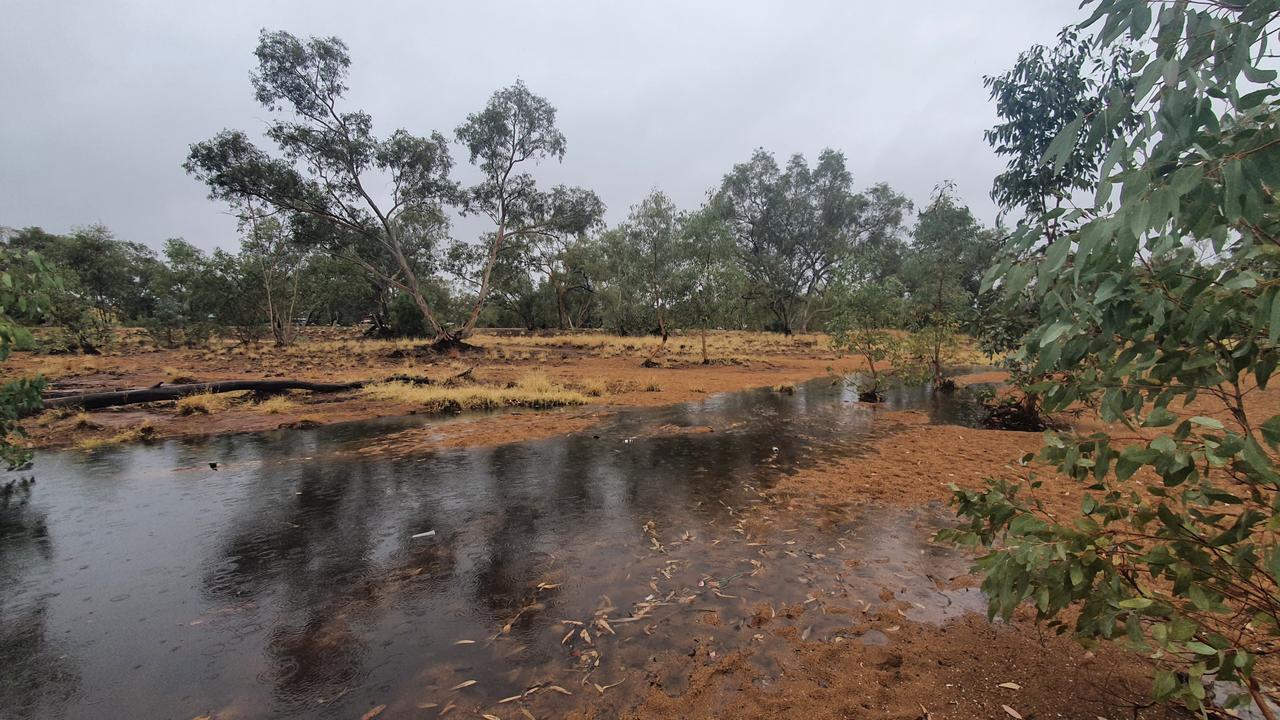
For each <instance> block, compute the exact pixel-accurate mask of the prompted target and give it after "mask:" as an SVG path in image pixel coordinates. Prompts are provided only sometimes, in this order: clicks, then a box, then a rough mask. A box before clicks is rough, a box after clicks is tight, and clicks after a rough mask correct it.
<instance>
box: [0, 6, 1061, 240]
mask: <svg viewBox="0 0 1280 720" xmlns="http://www.w3.org/2000/svg"><path fill="white" fill-rule="evenodd" d="M1079 12H1080V11H1079V10H1078V9H1077V3H1076V2H1075V0H1037V1H1036V2H1026V1H1025V0H988V1H971V2H954V1H946V0H941V1H935V2H914V3H880V2H877V3H871V2H853V1H851V0H846V1H844V2H817V1H815V2H785V3H784V2H755V1H750V2H744V1H742V0H739V1H735V2H697V3H690V2H646V3H600V2H588V1H587V0H582V1H581V2H535V3H530V2H470V3H451V4H448V5H444V4H440V3H430V2H369V3H350V2H347V3H336V2H331V1H329V0H321V1H316V0H310V1H306V2H293V1H291V2H272V3H261V2H217V3H173V2H154V3H144V2H122V3H121V2H116V3H108V2H92V1H86V2H50V1H49V0H16V2H15V1H14V0H10V2H9V3H7V4H6V12H5V13H4V15H5V22H4V24H3V26H0V67H3V72H2V73H0V97H3V98H4V99H5V106H6V111H5V112H4V113H0V225H8V226H14V227H21V226H26V225H41V226H44V227H45V228H46V229H48V230H52V231H65V230H68V229H69V228H71V227H72V226H76V225H85V224H90V223H95V222H101V223H105V224H106V225H108V226H109V227H111V228H112V229H113V230H115V231H116V232H117V234H118V235H119V236H120V237H123V238H127V239H130V240H138V241H141V242H145V243H148V244H150V245H152V246H155V247H158V246H159V245H160V243H161V242H163V240H164V239H165V238H167V237H174V236H182V237H185V238H187V239H188V240H191V241H192V242H195V243H196V244H197V245H200V246H202V247H205V248H212V247H214V246H223V247H234V246H235V245H236V243H237V239H236V236H235V224H234V222H233V221H232V220H231V218H229V217H228V216H227V215H226V214H225V212H224V211H223V208H222V207H220V206H219V205H218V204H216V203H214V202H211V201H209V200H207V199H206V197H205V191H204V190H203V188H202V187H201V186H200V185H199V184H198V183H196V182H195V181H194V180H192V179H191V178H189V177H187V176H186V175H185V174H184V173H183V171H182V169H181V167H180V163H181V162H182V159H183V158H184V156H185V154H186V149H187V145H188V144H189V143H191V142H193V141H196V140H201V139H204V138H206V137H208V136H210V135H212V134H213V133H215V132H217V131H218V130H221V129H222V128H224V127H234V128H241V129H245V130H250V131H255V132H256V131H258V130H260V129H261V128H262V127H263V125H264V122H265V119H266V115H267V113H266V111H265V110H263V109H262V108H260V107H258V106H257V105H256V104H255V103H254V101H253V97H252V92H251V90H250V88H249V84H248V74H249V71H250V70H251V68H252V66H253V56H252V50H253V47H254V45H255V43H256V39H257V33H258V30H259V29H260V28H262V27H268V28H272V29H285V30H289V31H290V32H293V33H295V34H300V35H338V36H340V37H342V38H343V39H344V40H345V41H346V42H347V44H348V45H349V47H350V49H351V54H352V58H353V68H352V73H351V78H350V85H351V92H350V94H349V96H348V97H349V100H350V102H351V105H352V106H353V107H361V108H363V109H365V110H367V111H368V112H369V113H370V114H372V116H373V118H374V121H375V123H376V129H377V130H378V131H379V132H380V133H388V132H390V131H391V130H393V129H395V128H397V127H405V128H408V129H409V130H411V131H414V132H418V133H426V132H428V131H430V130H432V129H438V130H440V131H442V132H445V133H446V134H451V133H452V130H453V128H454V127H455V126H456V125H457V124H458V123H459V122H461V121H462V119H463V118H464V117H465V116H466V114H467V113H469V112H472V111H474V110H476V109H478V108H480V107H481V106H482V105H483V103H484V101H485V100H486V98H487V97H488V95H489V94H490V93H491V92H492V91H493V90H495V89H497V88H498V87H500V86H503V85H506V84H509V83H511V82H512V81H513V80H514V79H515V78H517V77H520V78H523V79H524V80H525V82H527V83H528V84H529V86H530V87H531V88H532V89H533V90H534V91H535V92H537V93H539V94H541V95H544V96H546V97H547V98H549V99H550V100H551V102H552V103H553V104H554V105H555V106H556V107H557V108H558V109H559V122H560V125H561V128H562V130H563V131H564V133H565V135H566V136H567V137H568V141H569V152H568V155H567V156H566V158H565V161H564V162H563V164H559V165H552V166H546V167H543V168H539V169H538V172H539V174H540V177H542V178H544V179H545V181H546V182H547V183H555V182H564V183H569V184H576V185H583V186H586V187H590V188H592V189H594V190H596V191H597V192H598V193H599V194H600V196H601V197H602V198H603V199H604V200H605V202H606V203H608V205H609V207H610V216H609V219H610V220H611V221H617V220H618V219H619V218H621V217H623V216H624V215H625V214H626V211H627V208H628V207H629V206H630V205H632V204H633V203H635V202H638V201H639V200H640V198H641V197H642V196H643V195H644V193H645V192H647V191H648V190H649V189H650V188H653V187H659V188H662V189H664V190H666V191H667V192H668V193H670V194H671V195H672V197H674V198H675V199H676V200H677V202H679V203H680V204H682V205H683V206H686V207H692V206H696V205H697V204H699V203H700V202H701V201H702V200H703V198H704V196H705V193H706V191H707V190H708V189H709V188H710V187H712V186H713V185H715V184H716V183H717V182H718V181H719V178H720V177H721V175H723V173H724V172H726V171H727V170H728V169H729V167H730V166H731V165H732V164H733V163H735V162H740V161H742V160H745V159H746V158H747V157H748V155H749V154H750V152H751V151H752V149H753V148H755V147H757V146H763V147H765V148H768V149H770V150H773V151H774V152H776V153H778V154H779V155H780V156H781V155H788V154H790V153H792V152H804V153H806V154H807V155H809V156H810V157H811V158H812V157H813V156H815V155H816V154H817V152H818V151H819V150H820V149H821V148H823V147H827V146H830V147H834V148H837V149H841V150H843V151H845V153H846V154H847V155H848V158H849V165H850V168H851V169H852V170H853V172H854V174H855V179H856V181H857V183H858V184H860V185H864V186H865V185H870V184H872V183H875V182H880V181H886V182H888V183H890V184H891V185H893V186H894V187H895V188H897V189H898V190H900V191H902V192H904V193H906V194H907V195H908V196H910V197H912V198H913V199H914V200H916V201H917V202H922V201H925V200H927V198H928V196H929V193H930V191H931V189H932V188H933V187H934V185H936V184H937V183H938V182H939V181H941V180H943V179H950V180H953V181H955V182H956V183H957V184H958V189H959V192H960V194H961V196H962V197H963V199H964V200H965V201H967V202H968V203H969V204H970V206H971V207H973V208H974V210H975V212H976V213H977V214H978V215H979V216H980V217H982V218H984V219H986V220H988V221H991V220H992V219H994V215H995V208H994V207H993V205H992V203H991V201H990V200H989V198H988V197H987V190H988V188H989V185H990V180H991V178H992V176H993V175H994V174H995V173H997V172H999V170H1000V168H1001V166H1002V163H1001V162H1000V160H999V159H998V158H996V157H995V156H994V155H993V154H992V153H991V151H990V150H989V149H988V148H987V147H986V145H985V144H984V143H983V141H982V130H983V129H984V128H986V127H988V126H989V125H990V124H991V123H992V122H993V120H994V115H993V112H992V109H991V106H990V104H989V103H988V101H987V98H986V93H985V91H984V90H983V88H982V83H981V78H982V75H984V74H991V73H995V72H1000V71H1002V70H1004V69H1005V68H1007V67H1009V66H1010V65H1011V64H1012V62H1013V60H1014V58H1015V56H1016V55H1017V53H1018V52H1019V51H1020V50H1022V49H1025V48H1026V47H1027V46H1029V45H1031V44H1033V43H1037V42H1041V43H1044V42H1050V41H1052V39H1053V37H1054V35H1055V33H1056V32H1057V30H1058V29H1059V28H1060V27H1061V26H1062V25H1064V24H1066V23H1068V22H1070V21H1072V20H1073V19H1075V18H1078V17H1079V16H1080V15H1079ZM455 157H456V158H457V160H458V162H459V164H460V165H464V166H465V157H464V156H463V154H462V153H461V152H460V151H457V152H455ZM460 175H462V176H463V177H464V178H465V176H466V172H465V171H463V172H460ZM481 229H483V225H482V224H481V223H479V221H477V220H475V219H467V220H463V221H461V222H459V223H458V224H457V225H456V228H455V231H456V234H458V235H459V236H460V237H470V236H474V235H475V234H476V233H477V232H479V231H480V230H481Z"/></svg>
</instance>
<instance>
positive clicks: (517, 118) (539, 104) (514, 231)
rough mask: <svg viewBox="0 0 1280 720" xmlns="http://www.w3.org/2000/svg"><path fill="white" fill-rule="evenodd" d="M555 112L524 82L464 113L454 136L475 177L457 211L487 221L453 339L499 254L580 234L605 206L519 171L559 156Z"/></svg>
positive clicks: (467, 327)
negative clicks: (546, 187) (545, 187)
mask: <svg viewBox="0 0 1280 720" xmlns="http://www.w3.org/2000/svg"><path fill="white" fill-rule="evenodd" d="M555 120H556V109H555V108H554V107H552V105H551V103H550V102H548V101H547V100H546V98H543V97H541V96H539V95H535V94H533V93H532V92H531V91H530V90H529V88H528V87H527V86H525V84H524V82H523V81H516V83H515V84H514V85H512V86H510V87H507V88H503V89H501V90H498V91H497V92H495V93H494V94H493V95H492V96H491V97H490V98H489V102H488V103H487V104H486V105H485V107H484V109H482V110H481V111H479V112H476V113H472V114H471V115H469V116H467V120H466V122H464V123H463V124H462V125H460V126H458V129H457V130H456V132H455V134H456V136H457V139H458V142H460V143H462V144H463V145H464V146H465V147H466V148H467V152H468V153H469V156H470V160H471V163H472V164H474V165H476V166H477V167H478V168H479V169H480V171H481V173H482V176H483V177H482V180H481V181H480V182H479V183H477V184H476V185H474V186H472V187H470V188H467V189H466V190H465V191H464V192H463V194H462V198H463V200H462V209H463V212H464V213H471V214H481V215H484V216H486V217H488V218H489V219H490V220H491V221H492V222H493V225H494V229H493V231H492V232H490V233H486V234H485V235H484V236H483V237H482V238H481V239H480V247H481V249H482V252H481V253H480V255H479V257H478V260H477V262H476V263H475V275H474V277H475V282H474V285H475V289H476V290H475V297H474V301H473V302H472V305H471V310H470V312H469V313H467V317H466V320H465V321H464V322H463V323H462V325H461V327H459V328H458V329H457V330H455V331H451V332H450V337H452V338H454V339H458V340H461V339H464V338H466V337H468V336H470V335H471V334H472V333H473V332H474V331H475V327H476V323H477V322H478V321H479V319H480V313H481V311H482V310H483V309H484V305H485V302H486V301H487V300H488V298H489V293H490V291H491V290H492V287H493V282H492V281H493V273H494V269H495V268H496V267H497V266H498V264H499V262H500V260H501V258H502V256H503V253H504V252H506V251H508V250H509V249H511V246H513V245H515V246H521V247H516V248H515V251H516V252H525V251H526V250H527V247H523V246H527V245H528V244H531V243H536V242H546V241H549V240H551V239H553V238H556V237H561V236H564V235H574V234H581V233H584V232H586V231H587V229H589V228H591V227H592V226H594V225H595V224H597V223H598V222H599V221H600V218H601V216H602V215H603V213H604V204H603V203H601V202H600V199H599V198H598V197H596V195H595V193H593V192H591V191H589V190H583V189H581V188H569V187H564V186H557V187H555V188H553V189H552V190H551V191H550V192H547V191H542V190H539V189H538V187H537V184H536V182H535V180H534V178H533V176H532V175H531V174H529V173H528V172H525V171H524V169H525V168H527V167H528V166H529V165H532V164H537V163H538V162H540V161H542V160H551V159H553V160H557V161H558V160H561V159H563V158H564V153H565V138H564V134H563V133H561V132H560V130H559V129H558V128H557V127H556V124H555Z"/></svg>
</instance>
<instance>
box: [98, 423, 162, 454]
mask: <svg viewBox="0 0 1280 720" xmlns="http://www.w3.org/2000/svg"><path fill="white" fill-rule="evenodd" d="M155 436H156V427H155V425H152V424H151V421H150V420H143V421H142V422H140V423H138V424H137V425H134V426H133V427H131V428H128V429H125V430H121V431H120V432H118V433H116V434H115V435H112V436H111V437H89V438H85V439H84V440H81V441H80V443H79V448H80V449H81V450H85V451H88V452H92V451H94V450H97V449H98V448H100V447H105V446H107V445H125V444H128V443H136V442H142V441H144V440H151V439H153V438H154V437H155Z"/></svg>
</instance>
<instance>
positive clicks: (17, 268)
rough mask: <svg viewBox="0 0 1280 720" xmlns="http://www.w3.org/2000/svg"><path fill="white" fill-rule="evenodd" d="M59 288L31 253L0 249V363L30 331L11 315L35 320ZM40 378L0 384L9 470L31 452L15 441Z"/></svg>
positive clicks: (0, 442)
mask: <svg viewBox="0 0 1280 720" xmlns="http://www.w3.org/2000/svg"><path fill="white" fill-rule="evenodd" d="M58 289H59V287H58V285H57V283H56V281H55V279H54V276H53V274H52V273H51V272H50V271H49V269H48V268H47V267H46V266H45V264H44V261H43V260H42V259H41V258H40V256H39V255H38V254H36V253H34V252H25V253H23V252H17V251H14V250H10V249H7V248H5V249H0V360H5V359H7V358H8V357H9V353H11V352H12V351H13V349H14V347H15V346H17V345H22V344H29V343H30V342H31V334H30V332H29V331H28V330H27V329H26V328H24V327H22V326H21V325H20V324H18V322H17V321H16V320H15V319H14V316H22V317H39V316H40V315H41V314H43V312H44V309H45V308H46V307H47V306H48V300H49V295H50V294H51V293H52V292H54V291H56V290H58ZM42 389H44V380H43V379H42V378H38V377H37V378H20V379H18V380H10V381H9V382H6V383H4V384H2V385H0V460H2V461H4V463H5V465H6V467H8V469H10V470H14V469H17V468H19V467H22V466H23V465H25V464H26V463H27V462H28V461H29V460H30V459H31V451H30V450H29V449H27V448H26V447H25V446H23V445H22V444H21V443H20V442H19V441H20V439H21V438H22V436H23V433H22V427H21V426H19V425H18V418H20V417H22V416H24V415H29V414H31V411H32V410H33V409H39V407H40V391H41V390H42Z"/></svg>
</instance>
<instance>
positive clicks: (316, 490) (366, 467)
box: [203, 455, 454, 701]
mask: <svg viewBox="0 0 1280 720" xmlns="http://www.w3.org/2000/svg"><path fill="white" fill-rule="evenodd" d="M286 457H287V455H286ZM291 469H292V470H295V472H296V473H297V474H296V476H295V477H293V478H288V477H287V476H286V473H288V472H289V470H291ZM258 473H259V475H260V476H259V477H258V478H255V479H254V480H251V481H250V486H251V487H252V491H251V492H250V493H249V495H248V497H246V498H245V499H244V501H243V505H242V506H243V508H244V512H243V513H242V514H241V515H240V516H238V517H237V519H236V520H235V522H234V523H233V525H232V527H231V530H230V535H229V537H228V538H227V539H226V541H225V542H224V543H223V545H222V548H221V550H220V552H219V556H220V557H221V558H222V561H221V562H219V563H218V564H217V565H215V566H214V567H211V568H209V569H208V570H207V571H206V573H205V575H204V579H203V588H204V592H205V594H206V595H207V596H208V597H209V598H210V599H211V600H212V601H214V602H237V603H239V602H244V601H246V600H255V599H259V598H260V597H262V596H270V599H271V600H272V602H275V603H278V605H279V607H280V608H281V614H280V617H279V619H278V621H277V624H276V625H275V626H274V627H273V628H272V630H271V631H270V633H269V637H268V640H267V643H268V655H269V657H270V658H271V661H272V662H271V667H270V668H269V670H268V671H267V672H266V673H265V676H264V678H263V679H264V680H268V679H269V681H270V682H272V683H273V684H274V685H275V688H276V692H277V694H278V695H279V696H280V697H281V698H282V699H285V700H288V701H300V700H309V699H315V698H317V697H324V696H326V695H332V694H333V693H335V692H337V691H339V690H341V689H343V688H347V687H350V685H351V682H352V680H353V679H355V678H358V677H359V676H360V675H361V672H362V670H361V666H362V665H363V663H364V662H365V660H366V658H367V656H368V650H367V645H366V643H365V642H364V641H363V639H362V638H361V636H360V634H359V633H358V632H357V630H356V629H355V628H353V627H352V625H353V624H358V623H357V619H358V617H359V615H360V614H361V613H362V612H367V611H369V610H371V609H373V608H377V607H381V606H383V605H384V604H385V603H386V602H387V600H388V596H389V595H391V594H393V593H395V592H398V591H399V590H401V589H402V587H403V586H404V584H405V583H406V582H408V581H411V580H412V579H414V578H416V577H418V576H419V575H421V576H422V577H423V579H424V583H425V584H427V585H436V586H440V585H443V584H445V583H446V582H447V579H448V577H449V576H450V575H451V574H452V572H453V557H454V549H453V547H452V545H451V542H450V539H449V538H448V537H440V538H437V539H436V541H435V542H432V543H423V544H419V545H416V546H413V547H412V548H410V550H409V551H408V552H402V553H395V554H393V555H392V556H391V557H390V558H388V561H387V564H384V565H379V564H378V563H377V559H376V558H375V554H376V551H377V546H378V541H379V538H378V537H377V534H378V532H379V531H381V530H383V529H384V527H385V523H386V521H387V518H388V517H389V516H391V517H394V516H395V514H397V513H401V512H404V511H405V508H404V503H406V502H410V501H412V498H413V495H412V494H411V493H408V492H399V491H397V489H398V488H399V489H403V488H402V487H401V486H402V485H403V484H404V482H405V480H404V477H405V474H401V473H397V472H394V471H392V472H388V466H387V465H386V464H385V463H377V462H373V461H348V462H342V463H319V462H315V463H302V464H300V465H293V466H289V468H283V467H281V466H279V465H272V464H270V463H264V464H263V465H262V466H261V468H260V469H259V470H258ZM282 476H284V477H282ZM416 510H417V512H416V513H413V517H414V518H415V519H414V522H422V523H428V524H430V523H431V522H432V521H431V518H432V517H433V513H432V511H431V508H430V507H419V508H416ZM408 534H409V532H408V531H407V530H406V531H404V536H405V537H407V536H408Z"/></svg>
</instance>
